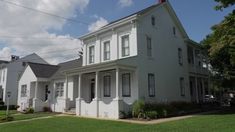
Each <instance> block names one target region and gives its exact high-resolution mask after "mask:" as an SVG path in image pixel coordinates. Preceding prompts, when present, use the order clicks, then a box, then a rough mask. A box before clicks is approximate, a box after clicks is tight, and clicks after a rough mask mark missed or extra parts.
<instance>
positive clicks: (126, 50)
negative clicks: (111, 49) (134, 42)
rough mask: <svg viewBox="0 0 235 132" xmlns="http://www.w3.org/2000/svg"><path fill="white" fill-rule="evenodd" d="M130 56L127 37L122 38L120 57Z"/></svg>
mask: <svg viewBox="0 0 235 132" xmlns="http://www.w3.org/2000/svg"><path fill="white" fill-rule="evenodd" d="M129 55H130V40H129V35H125V36H122V57H125V56H129Z"/></svg>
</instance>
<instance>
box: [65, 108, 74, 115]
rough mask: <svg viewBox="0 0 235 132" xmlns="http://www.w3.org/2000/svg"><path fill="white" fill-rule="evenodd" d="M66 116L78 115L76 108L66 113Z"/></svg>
mask: <svg viewBox="0 0 235 132" xmlns="http://www.w3.org/2000/svg"><path fill="white" fill-rule="evenodd" d="M64 114H68V115H76V108H70V109H69V110H68V111H66V112H65V113H64Z"/></svg>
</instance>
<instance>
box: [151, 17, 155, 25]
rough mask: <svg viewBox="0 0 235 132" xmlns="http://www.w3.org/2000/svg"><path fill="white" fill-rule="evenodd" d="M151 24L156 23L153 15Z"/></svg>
mask: <svg viewBox="0 0 235 132" xmlns="http://www.w3.org/2000/svg"><path fill="white" fill-rule="evenodd" d="M151 24H152V26H155V24H156V23H155V17H154V16H152V17H151Z"/></svg>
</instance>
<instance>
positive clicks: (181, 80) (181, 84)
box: [180, 77, 185, 96]
mask: <svg viewBox="0 0 235 132" xmlns="http://www.w3.org/2000/svg"><path fill="white" fill-rule="evenodd" d="M180 94H181V96H185V84H184V78H183V77H181V78H180Z"/></svg>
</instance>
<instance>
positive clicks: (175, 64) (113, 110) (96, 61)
mask: <svg viewBox="0 0 235 132" xmlns="http://www.w3.org/2000/svg"><path fill="white" fill-rule="evenodd" d="M80 40H81V41H82V43H83V51H84V52H83V56H82V59H80V60H79V61H82V64H81V63H77V64H76V63H73V67H70V68H68V67H67V68H62V69H61V68H60V70H59V71H57V74H60V76H59V78H57V77H54V76H52V77H49V79H46V80H47V81H48V80H50V81H51V82H50V83H51V84H50V85H48V86H49V89H51V92H50V93H51V96H52V98H53V100H54V101H52V104H49V105H47V106H50V107H51V109H52V110H53V111H57V112H66V111H68V110H69V109H74V108H75V109H76V114H77V115H79V116H90V117H101V118H115V119H118V118H119V113H120V111H126V112H127V111H130V110H131V106H132V104H133V103H134V101H136V100H140V99H141V100H144V101H146V102H160V103H168V102H172V101H186V102H190V101H195V102H199V95H200V96H201V95H202V94H199V89H200V90H204V89H205V88H204V87H203V88H201V87H198V84H199V83H198V82H199V81H202V80H207V79H208V76H207V74H206V73H201V72H200V73H199V71H198V70H200V69H201V68H196V67H198V66H196V65H194V66H191V64H190V63H189V62H191V61H192V60H190V59H192V57H191V56H190V57H189V55H191V54H190V53H191V51H189V49H190V47H192V49H193V54H192V56H193V58H195V59H193V62H194V64H196V63H199V60H202V58H198V57H197V55H198V54H196V53H194V51H197V50H199V51H200V50H201V49H200V48H199V47H200V46H199V45H198V44H196V43H195V42H193V41H192V40H190V38H189V37H188V35H187V33H186V32H185V30H184V28H183V26H182V25H181V23H180V21H179V19H178V18H177V16H176V14H175V12H174V10H173V9H172V7H171V5H170V3H169V2H168V1H166V2H164V1H162V2H160V3H159V4H156V5H152V6H151V7H148V8H146V9H144V10H142V11H139V12H137V13H134V14H132V15H129V16H127V17H124V18H122V19H119V20H117V21H114V22H112V23H109V24H108V25H106V26H104V27H102V28H100V29H99V30H97V31H94V32H91V33H88V34H86V35H84V36H82V37H80ZM196 58H197V59H196ZM189 60H190V61H189ZM196 61H197V62H196ZM66 65H67V64H66ZM69 65H70V64H69ZM71 65H72V64H71ZM62 67H63V66H62ZM194 67H195V68H194ZM31 68H32V66H31ZM192 68H194V69H195V70H193V69H192ZM29 69H30V68H29ZM26 71H27V70H26ZM201 71H202V70H201ZM26 73H27V72H26ZM30 73H31V74H33V72H30ZM22 77H24V75H22ZM25 78H27V76H25ZM195 78H196V79H195ZM21 80H26V79H24V78H21ZM21 80H20V85H19V90H20V89H22V87H23V85H24V83H25V82H23V81H21ZM35 80H36V79H35ZM28 81H29V80H28ZM35 82H36V84H38V83H39V80H36V81H31V82H30V83H35ZM30 83H28V84H30ZM48 83H49V82H48ZM204 84H206V83H204ZM29 86H30V85H29ZM201 86H202V85H201ZM203 86H204V85H203ZM30 89H35V90H36V89H37V90H36V91H38V90H40V89H41V88H40V87H35V88H33V87H32V88H30ZM42 89H44V90H43V91H44V93H45V87H44V86H43V87H42ZM21 91H22V90H21ZM33 93H35V94H33V95H34V96H33V97H34V98H35V101H36V100H38V99H40V96H38V94H37V93H38V92H33ZM39 93H40V92H39ZM202 93H203V92H202ZM55 95H58V96H55ZM43 97H44V96H43ZM36 105H37V103H34V108H38V107H36ZM41 108H42V107H41ZM36 111H38V110H36Z"/></svg>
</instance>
